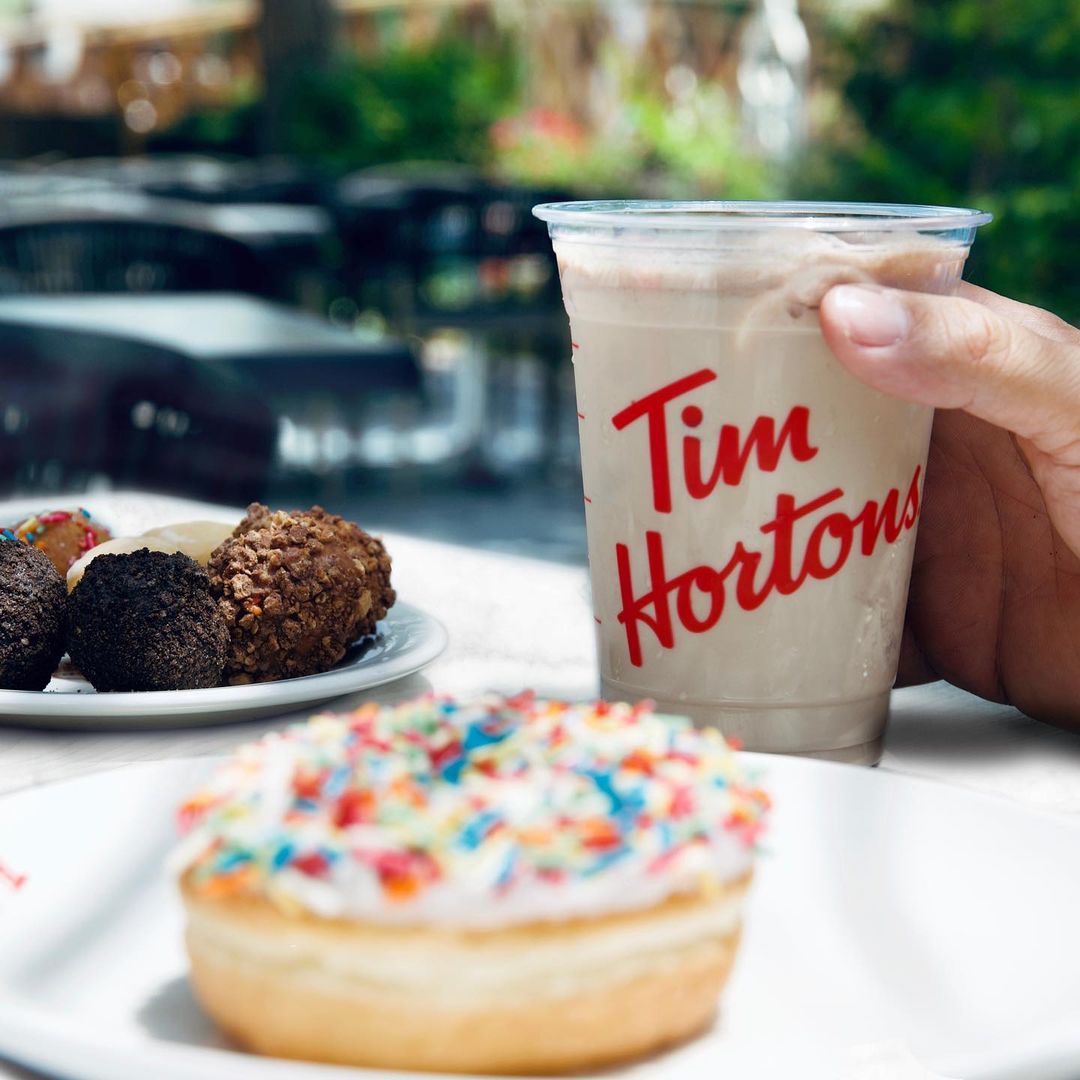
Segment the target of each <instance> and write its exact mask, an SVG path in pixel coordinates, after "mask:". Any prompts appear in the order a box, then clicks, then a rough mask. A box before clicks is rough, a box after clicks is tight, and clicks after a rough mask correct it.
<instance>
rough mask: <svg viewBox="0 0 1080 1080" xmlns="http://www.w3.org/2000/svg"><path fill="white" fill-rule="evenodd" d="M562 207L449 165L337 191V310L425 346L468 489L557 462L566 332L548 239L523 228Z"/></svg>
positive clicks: (358, 177)
mask: <svg viewBox="0 0 1080 1080" xmlns="http://www.w3.org/2000/svg"><path fill="white" fill-rule="evenodd" d="M560 197H562V193H561V192H548V191H540V190H533V189H529V188H524V187H515V186H513V185H505V184H499V183H494V182H492V181H490V180H489V179H487V178H485V177H483V176H482V175H480V174H478V173H475V172H472V171H470V170H467V169H462V168H460V167H454V166H429V167H427V168H416V167H408V168H400V167H399V168H393V169H391V168H387V169H373V170H365V171H363V172H360V173H356V174H353V175H352V176H349V177H346V178H345V179H343V180H342V181H341V182H340V183H339V185H338V187H337V194H336V203H335V213H336V216H337V220H338V223H339V231H340V232H341V235H342V238H343V240H344V243H345V265H346V271H345V275H344V277H345V281H346V290H347V293H348V296H349V299H350V300H351V302H352V303H353V304H355V306H356V309H357V310H358V311H360V312H364V313H366V312H370V311H374V312H378V313H379V314H380V315H381V316H383V317H384V318H385V320H386V322H387V324H388V325H389V326H390V328H391V329H392V330H393V331H395V332H396V333H402V334H408V335H410V336H415V337H417V338H419V339H420V340H421V341H423V342H425V343H426V347H430V355H431V359H432V363H431V365H430V366H429V369H428V382H429V385H430V388H431V393H432V397H433V399H434V400H435V402H436V403H437V404H438V403H442V408H441V411H442V414H443V415H442V422H443V424H444V426H445V427H446V429H447V431H448V432H450V433H452V438H447V439H446V440H444V441H445V442H446V445H453V447H454V453H455V454H456V455H457V456H458V457H459V458H460V460H461V462H462V465H463V467H464V470H465V471H466V472H468V473H470V474H471V475H472V476H473V477H475V478H476V479H478V480H491V479H497V478H500V477H502V476H507V475H510V474H512V473H518V472H521V471H528V470H530V469H535V468H538V467H540V468H544V467H547V465H549V464H555V465H556V467H557V468H558V467H561V465H560V459H561V458H562V457H565V456H566V455H565V454H563V452H562V449H561V448H562V447H563V446H564V444H567V441H568V440H567V437H566V431H567V426H566V422H565V421H566V416H565V415H564V414H566V413H567V410H565V409H564V407H563V406H564V403H565V399H566V393H565V378H564V370H563V369H564V367H565V358H566V357H567V356H568V355H569V350H570V345H569V332H568V329H567V325H566V316H565V313H564V311H563V306H562V299H561V294H560V289H559V279H558V267H557V265H556V262H555V258H554V256H553V254H552V250H551V244H550V242H549V240H548V236H547V229H546V226H544V225H543V223H541V222H539V221H537V220H536V219H535V218H534V217H533V216H532V207H533V206H534V205H535V204H536V203H537V202H545V201H554V200H556V199H558V198H560ZM451 356H452V357H453V358H452V359H448V357H451ZM568 415H569V420H570V421H572V424H571V430H570V433H569V441H570V442H572V443H573V446H572V448H571V458H572V459H573V460H574V461H575V462H576V437H577V433H576V423H577V422H576V418H575V417H574V416H573V412H572V410H571V411H570V412H569V414H568ZM575 467H576V465H575Z"/></svg>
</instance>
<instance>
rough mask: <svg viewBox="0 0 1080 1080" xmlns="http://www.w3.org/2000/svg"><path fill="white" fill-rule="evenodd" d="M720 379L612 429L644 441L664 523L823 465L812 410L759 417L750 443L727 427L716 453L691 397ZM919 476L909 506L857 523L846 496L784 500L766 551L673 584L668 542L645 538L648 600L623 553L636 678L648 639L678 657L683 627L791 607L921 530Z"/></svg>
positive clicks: (665, 398)
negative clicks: (773, 478) (695, 504)
mask: <svg viewBox="0 0 1080 1080" xmlns="http://www.w3.org/2000/svg"><path fill="white" fill-rule="evenodd" d="M716 377H717V376H716V372H714V371H712V370H710V369H709V368H702V369H701V370H700V371H695V372H693V373H692V374H690V375H686V376H683V377H682V378H679V379H676V380H674V381H673V382H670V383H668V384H666V385H665V386H661V387H660V388H659V389H657V390H654V391H652V392H651V393H649V394H646V395H645V396H644V397H642V398H639V399H637V400H636V401H633V402H632V403H631V404H630V405H628V406H627V407H626V408H625V409H622V410H621V411H620V412H617V413H616V414H615V415H614V416H613V417H612V418H611V420H612V424H613V425H614V427H615V430H616V431H617V432H621V431H626V430H628V429H632V428H634V429H636V430H639V431H640V430H641V429H642V428H644V430H645V433H646V440H647V445H648V457H649V461H648V469H649V477H650V484H651V492H652V505H653V509H654V510H655V511H656V512H657V514H661V515H662V514H671V513H672V508H673V493H674V492H680V493H685V495H686V496H688V497H689V498H690V499H692V500H702V499H707V498H708V497H709V496H710V495H711V494H712V493H713V492H714V491H715V490H716V489H717V487H719V486H720V485H724V486H727V487H737V486H739V485H740V484H742V483H743V480H744V478H745V477H746V475H747V471H748V470H750V469H757V470H759V471H760V472H764V473H772V472H775V471H776V470H777V468H778V467H779V466H780V464H781V462H782V461H783V460H784V458H785V455H786V456H787V457H788V458H789V459H790V460H791V461H794V462H798V463H802V462H807V461H812V460H813V459H814V458H815V457H816V456H817V454H818V449H819V448H818V447H817V446H815V445H813V443H812V442H811V441H810V410H809V409H808V408H807V407H806V406H804V405H796V406H794V407H793V408H792V409H790V410H789V412H788V414H787V415H786V416H785V417H784V418H783V419H782V420H780V419H778V418H777V417H774V416H767V415H766V416H759V417H757V419H756V420H754V422H753V423H752V424H751V426H750V429H749V430H748V431H746V432H743V431H742V430H740V429H739V428H738V427H737V426H736V425H734V424H723V425H722V426H721V427H720V432H719V435H718V436H717V437H716V439H715V440H710V441H709V442H708V443H706V441H705V440H704V439H702V438H700V437H698V436H697V435H695V434H693V432H694V431H696V430H697V429H698V428H699V427H700V426H701V424H702V422H703V421H704V419H705V414H704V412H703V410H702V408H701V406H700V405H698V404H696V403H695V402H693V401H691V400H690V397H691V395H693V394H694V393H695V392H696V391H698V390H700V388H701V387H703V386H706V385H707V384H708V383H711V382H713V381H714V380H715V379H716ZM680 407H681V414H680V419H681V420H682V424H683V425H684V427H685V428H686V429H688V431H689V432H690V433H688V434H684V436H683V438H682V445H681V451H682V452H681V454H680V455H678V457H677V460H675V461H673V460H672V457H673V455H672V453H671V447H670V440H669V429H670V426H671V418H672V416H673V415H675V414H676V413H677V412H679V410H680ZM920 474H921V467H916V469H915V472H914V475H913V476H912V477H911V482H910V484H909V485H908V487H907V491H906V493H905V494H903V495H902V494H901V489H899V488H895V487H894V488H890V489H889V490H888V491H887V492H886V493H885V496H884V498H883V499H881V500H880V501H878V500H876V499H870V500H868V501H867V502H866V503H865V505H864V506H863V507H862V508H861V509H860V510H859V511H858V512H857V513H855V514H848V513H845V512H844V511H843V510H840V509H839V508H838V507H837V506H836V505H835V504H836V503H837V502H839V501H840V500H841V499H843V497H844V489H843V488H840V487H833V488H830V489H828V490H826V491H823V492H822V493H821V494H820V495H818V496H817V497H816V498H812V499H809V500H807V501H803V502H799V501H798V500H797V499H796V498H795V496H794V495H790V494H786V493H784V492H780V493H778V494H777V496H776V502H775V506H774V510H773V514H772V517H770V518H769V519H768V520H767V521H765V522H764V523H762V524H761V525H760V526H759V532H760V533H761V534H762V536H763V540H762V541H761V543H760V544H759V545H758V546H757V547H748V546H747V545H746V544H744V543H743V542H742V541H741V540H740V541H738V542H737V543H736V544H735V547H734V549H733V550H732V551H731V553H730V555H729V557H728V558H727V560H726V561H725V562H723V563H722V564H720V565H701V566H695V567H692V568H691V569H689V570H684V571H682V572H680V573H674V574H673V573H672V572H671V571H670V570H669V568H668V566H667V560H666V557H665V549H664V533H663V531H662V530H661V529H649V530H647V531H646V533H645V545H644V547H645V552H644V559H645V567H646V575H647V583H646V585H645V587H644V589H643V590H642V591H641V592H635V589H634V584H633V580H634V567H633V565H632V560H631V555H630V547H629V545H627V544H621V543H620V544H616V545H615V564H616V567H617V571H618V577H619V592H620V597H621V602H622V608H621V610H620V611H619V622H620V623H622V624H623V627H624V629H625V631H626V644H627V650H628V652H629V656H630V662H631V663H632V664H633V665H634V666H635V667H641V666H642V664H643V662H644V661H643V649H642V631H643V630H644V631H648V632H650V633H651V634H652V635H653V636H654V637H655V638H656V640H657V642H658V643H659V644H660V645H661V646H662V647H663V648H665V649H672V648H674V647H675V631H676V626H680V627H682V629H683V630H685V631H687V632H688V633H691V634H703V633H705V632H706V631H708V630H710V629H712V627H714V626H715V625H716V624H717V623H718V622H719V621H720V619H721V617H722V616H723V614H724V609H725V607H726V606H727V604H728V603H729V602H732V603H734V604H735V605H737V606H738V607H739V608H741V609H742V610H743V611H754V610H755V609H757V608H759V607H761V605H762V604H764V603H765V601H766V600H767V599H768V598H769V597H770V596H772V595H773V594H774V593H776V594H778V595H780V596H790V595H791V594H792V593H795V592H797V591H798V590H799V589H800V588H802V586H803V585H804V584H806V582H807V581H809V580H811V579H814V580H818V581H822V580H825V579H826V578H831V577H833V576H835V575H836V574H838V573H840V571H841V570H842V569H843V568H844V566H845V565H846V564H847V562H848V560H849V558H851V556H852V555H853V554H855V553H858V554H860V555H863V556H868V555H873V554H874V552H875V551H876V550H877V549H878V546H879V544H881V543H885V544H894V543H896V541H897V540H898V539H899V538H900V537H901V535H902V534H903V533H904V532H907V531H910V530H911V529H913V528H914V527H915V522H916V520H917V518H918V515H919V478H920ZM800 522H803V523H805V525H812V527H811V529H810V532H809V534H808V536H807V538H806V540H805V543H802V544H801V545H798V546H796V542H795V527H796V525H797V524H798V523H800ZM805 525H804V527H803V531H804V532H805Z"/></svg>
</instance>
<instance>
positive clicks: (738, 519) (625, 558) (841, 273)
mask: <svg viewBox="0 0 1080 1080" xmlns="http://www.w3.org/2000/svg"><path fill="white" fill-rule="evenodd" d="M537 213H538V215H539V216H540V217H541V218H543V219H544V220H545V221H547V222H548V224H549V228H550V231H551V235H552V239H553V242H554V246H555V251H556V254H557V256H558V260H559V270H560V275H561V279H562V288H563V297H564V300H565V303H566V309H567V312H568V314H569V316H570V328H571V336H572V339H573V362H574V371H575V381H576V385H577V403H578V419H579V423H580V432H581V454H582V471H583V484H584V493H585V503H586V508H585V510H586V522H587V527H588V539H589V562H590V567H591V573H592V591H593V604H594V614H595V619H596V623H597V631H598V637H599V644H600V665H601V678H602V692H603V694H604V696H605V697H607V698H610V699H612V700H615V699H629V700H634V699H639V698H652V699H654V700H655V701H656V702H657V703H658V705H659V706H660V707H661V708H662V709H665V710H669V711H671V712H675V713H680V714H685V715H690V716H693V717H694V718H695V719H696V720H698V721H700V722H703V723H713V724H717V725H718V726H719V727H720V728H721V729H722V730H723V731H724V733H725V734H726V735H730V736H736V737H738V738H739V739H741V740H742V741H743V744H744V745H745V746H746V747H747V748H748V749H754V750H767V751H778V752H785V753H812V754H817V755H821V756H827V757H833V758H838V759H843V760H849V761H865V762H869V761H875V760H876V759H877V758H878V757H879V756H880V748H881V739H882V735H883V733H884V729H885V724H886V720H887V716H888V708H889V691H890V688H891V686H892V684H893V680H894V679H895V676H896V666H897V658H898V653H899V647H900V637H901V631H902V626H903V617H904V606H905V601H906V596H907V587H908V578H909V575H910V571H911V560H912V551H913V546H914V541H915V531H916V527H917V524H918V518H919V507H920V502H921V499H922V485H923V479H924V471H925V467H926V454H927V448H928V444H929V438H930V426H931V422H932V419H933V410H931V409H929V408H926V407H923V406H919V405H911V404H907V403H906V402H903V401H899V400H896V399H894V398H890V397H887V396H885V395H882V394H879V393H877V392H876V391H874V390H871V389H869V388H868V387H866V386H864V385H863V384H862V383H860V382H858V381H857V380H856V379H855V378H854V377H853V376H851V375H849V374H848V373H847V372H846V371H845V370H844V369H843V368H842V367H841V366H840V364H839V363H838V362H837V361H836V360H835V359H834V358H833V356H832V354H831V353H830V352H829V350H828V348H827V347H826V345H825V342H824V340H823V339H822V336H821V332H820V330H819V326H818V317H817V308H818V306H819V304H820V301H821V298H822V296H823V295H824V293H825V292H826V291H827V290H828V288H829V287H830V286H832V285H834V284H838V283H841V282H877V283H880V284H884V285H890V286H895V287H898V288H905V289H918V290H922V291H927V292H941V293H945V292H950V291H952V290H953V289H954V288H955V287H956V285H957V283H958V281H959V279H960V274H961V271H962V269H963V265H964V260H965V258H966V256H967V252H968V249H969V247H970V245H971V241H972V238H973V234H974V230H975V227H976V226H977V225H979V224H982V223H983V222H984V221H985V220H986V217H985V215H980V214H977V213H975V212H972V211H960V210H948V209H942V208H930V207H880V206H877V207H875V206H863V205H857V206H835V205H832V204H816V205H810V204H753V203H746V204H731V203H724V204H707V203H694V204H656V203H568V204H557V205H547V206H544V207H539V208H538V209H537Z"/></svg>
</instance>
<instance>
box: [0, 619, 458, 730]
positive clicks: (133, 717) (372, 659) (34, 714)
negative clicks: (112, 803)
mask: <svg viewBox="0 0 1080 1080" xmlns="http://www.w3.org/2000/svg"><path fill="white" fill-rule="evenodd" d="M378 629H379V633H378V636H377V637H374V638H370V639H368V640H366V641H362V642H360V643H359V644H357V645H354V646H353V647H352V648H351V649H350V650H349V652H347V653H346V654H345V657H344V659H342V660H341V661H340V662H339V663H338V664H337V665H336V666H335V667H333V668H331V669H330V670H329V671H324V672H322V674H319V675H307V676H305V677H303V678H300V679H282V680H281V681H280V682H271V683H253V684H251V685H248V686H217V687H212V688H210V689H207V690H156V691H151V692H139V693H133V694H98V693H95V692H94V689H93V687H92V686H91V685H90V684H89V683H88V682H87V681H86V680H85V679H84V678H82V676H81V675H76V674H72V675H68V676H63V677H55V678H53V680H52V682H50V683H49V686H48V688H47V689H46V690H39V691H29V690H0V724H6V725H9V726H12V725H13V726H17V727H33V728H64V729H71V728H79V729H80V730H86V731H91V730H93V731H100V730H106V731H116V730H119V729H137V728H161V727H205V726H208V725H211V724H229V723H233V722H234V721H237V720H250V719H253V718H254V717H256V716H272V715H274V714H275V713H283V712H289V711H291V710H294V709H300V708H309V707H311V706H314V705H320V704H322V703H323V702H326V701H330V700H331V699H333V698H336V697H340V696H341V695H342V694H351V693H354V692H355V691H357V690H370V689H372V688H373V687H375V686H382V685H383V684H384V683H388V682H394V681H395V680H396V679H401V678H404V677H405V676H406V675H411V674H413V672H415V671H419V670H420V669H421V668H422V667H425V666H426V665H428V664H430V663H431V662H432V660H434V659H435V658H436V657H437V656H439V654H440V653H442V651H443V650H444V649H445V648H446V641H447V638H446V631H445V630H444V629H443V626H442V623H440V622H439V621H438V620H437V619H434V618H432V616H430V615H428V614H426V613H425V612H423V611H420V610H419V609H418V608H415V607H413V606H412V605H411V604H404V603H401V602H400V601H399V602H398V603H396V604H395V605H394V606H393V607H392V608H391V609H390V612H389V614H388V615H387V617H386V619H385V620H384V621H383V622H381V623H379V627H378Z"/></svg>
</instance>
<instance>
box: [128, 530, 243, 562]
mask: <svg viewBox="0 0 1080 1080" xmlns="http://www.w3.org/2000/svg"><path fill="white" fill-rule="evenodd" d="M235 528H236V524H235V523H229V522H221V521H181V522H178V523H177V524H175V525H162V526H160V527H159V528H156V529H147V530H146V532H144V533H143V537H144V538H146V539H150V540H157V541H160V542H161V543H163V544H167V545H169V547H168V550H169V551H182V552H183V553H184V554H185V555H187V556H188V557H189V558H192V559H194V560H195V561H196V562H197V563H198V564H199V565H200V566H205V565H206V564H207V563H208V562H209V561H210V553H211V552H212V551H213V550H214V548H216V547H219V546H220V545H221V544H222V543H224V541H225V540H227V539H228V538H229V537H230V536H232V532H233V529H235Z"/></svg>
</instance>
